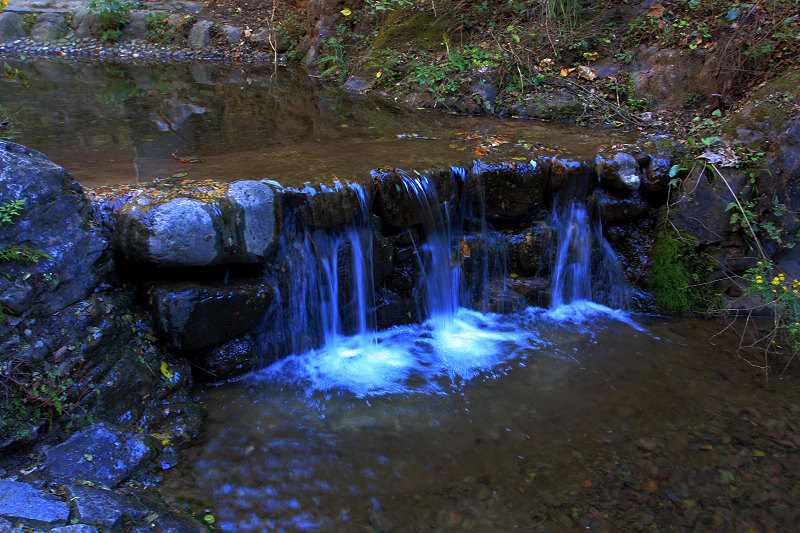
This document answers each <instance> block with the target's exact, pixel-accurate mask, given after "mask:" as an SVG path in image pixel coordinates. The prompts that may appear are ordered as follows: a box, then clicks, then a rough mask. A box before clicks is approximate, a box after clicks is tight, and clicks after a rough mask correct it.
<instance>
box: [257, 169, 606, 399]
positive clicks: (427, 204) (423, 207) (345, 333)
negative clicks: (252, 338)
mask: <svg viewBox="0 0 800 533" xmlns="http://www.w3.org/2000/svg"><path fill="white" fill-rule="evenodd" d="M481 172H482V167H481V166H480V165H476V168H475V169H473V170H472V172H467V171H465V170H463V169H453V170H452V171H451V172H450V173H449V174H447V175H445V174H440V175H439V176H438V179H441V180H447V179H449V180H451V182H450V183H446V182H442V183H440V185H442V184H443V185H444V188H445V189H447V188H448V187H449V190H451V191H455V192H454V193H453V194H452V195H451V196H450V197H449V199H448V200H447V201H444V202H442V201H441V200H440V198H439V195H438V194H437V189H436V187H435V185H434V183H433V181H432V180H431V179H430V178H429V177H428V176H424V175H417V176H416V177H412V176H409V175H408V174H406V173H404V172H402V171H396V176H395V181H393V182H392V184H391V186H392V187H393V189H392V190H393V191H394V187H397V191H399V192H402V193H403V195H404V198H405V199H406V201H407V202H408V205H409V208H410V209H412V210H413V212H414V215H415V220H416V227H417V229H418V230H419V231H417V230H414V231H409V232H408V235H409V236H411V237H410V241H411V246H412V248H413V251H414V258H415V259H414V260H415V261H416V265H415V267H414V270H415V272H416V281H415V284H414V288H413V291H414V293H413V295H412V299H413V300H415V301H417V303H418V304H419V307H420V310H421V316H422V317H423V319H424V321H423V322H422V323H421V324H416V325H409V326H394V327H391V328H389V329H386V330H383V331H376V327H375V324H376V321H375V310H374V302H375V290H374V282H373V279H372V273H373V266H372V256H373V250H372V228H371V225H370V203H371V201H370V199H369V198H367V196H366V194H365V193H364V191H363V189H361V188H360V187H356V186H354V185H350V186H349V187H350V188H351V189H353V190H356V191H357V192H358V194H359V197H360V198H361V206H362V212H361V215H360V216H358V217H356V219H355V220H354V221H353V222H351V223H349V224H347V225H345V226H344V227H343V228H339V229H336V230H331V231H328V232H326V231H323V230H314V231H311V230H309V229H308V228H307V227H304V226H303V224H301V223H300V222H298V221H297V219H294V218H291V217H288V218H287V220H291V221H293V222H292V223H291V224H285V226H284V234H283V236H282V239H281V248H280V250H279V252H278V254H277V255H278V257H280V258H281V261H280V262H279V263H278V264H274V265H271V268H270V269H269V272H270V274H269V276H270V277H271V278H272V282H273V283H274V284H276V286H277V287H278V288H279V292H280V294H281V295H282V296H283V297H282V298H278V299H277V301H278V305H276V306H275V309H273V312H272V313H271V314H270V315H269V316H268V317H267V318H266V322H265V323H266V324H267V325H268V327H266V328H264V331H265V332H266V333H264V334H262V336H261V338H262V346H263V349H264V352H265V353H269V354H279V355H288V354H291V355H289V356H288V357H286V358H284V359H282V360H280V361H278V362H277V363H275V364H273V365H272V366H270V367H269V368H267V369H265V370H264V371H261V372H259V373H258V374H256V376H255V377H254V379H259V378H261V379H270V380H275V379H279V380H280V382H281V383H286V382H293V383H296V384H299V385H300V386H301V387H303V388H304V389H305V390H306V392H307V393H309V394H311V393H313V392H315V391H331V390H347V391H349V392H350V393H354V394H355V395H357V396H369V395H375V394H386V393H397V392H412V391H427V392H431V391H442V390H447V389H449V388H451V387H452V386H454V385H455V386H458V384H461V383H463V382H465V381H466V380H469V379H472V378H474V377H475V376H477V375H480V374H482V373H485V372H495V371H496V369H497V368H499V367H498V363H500V362H501V361H503V360H505V359H506V358H509V357H513V356H515V354H517V355H518V354H519V353H520V350H523V351H524V350H526V349H529V348H530V346H531V345H533V344H535V343H536V342H538V341H537V339H536V337H535V336H533V335H531V334H530V328H525V329H526V330H527V333H521V332H520V331H519V329H520V328H519V324H516V322H515V321H519V320H520V317H513V316H511V315H496V314H492V313H489V312H488V310H489V308H490V300H491V301H493V302H498V301H499V302H502V301H503V295H502V294H500V295H499V297H496V296H497V295H496V294H490V292H492V291H490V286H491V285H492V283H493V282H497V281H499V280H503V279H504V278H505V261H504V257H505V256H506V248H505V241H504V240H503V238H502V237H501V236H500V235H499V234H497V233H496V232H493V231H492V230H491V228H490V226H489V224H488V223H487V221H486V217H485V214H484V202H485V200H484V196H483V191H482V188H481V186H480V184H481V181H480V179H481ZM398 179H399V181H397V180H398ZM469 180H476V181H474V182H469ZM468 185H469V187H468ZM587 188H588V185H587ZM467 189H469V190H470V191H471V192H472V197H471V198H470V200H469V201H468V200H467V199H466V198H465V197H466V195H467V193H466V192H465V191H466V190H467ZM301 192H302V191H301ZM306 193H307V194H308V195H313V194H314V193H315V192H314V190H313V189H310V188H309V190H308V191H306ZM476 193H477V196H476ZM459 198H460V199H459ZM585 198H586V194H573V195H572V196H571V197H570V198H569V199H568V200H566V201H562V200H561V199H560V198H556V200H555V202H554V204H555V205H554V209H553V214H552V219H551V225H552V227H553V230H554V234H555V243H556V244H555V246H556V249H555V253H554V258H555V259H554V265H553V266H552V269H551V271H552V276H553V279H552V285H551V293H552V302H551V309H552V310H553V311H552V312H551V313H550V314H549V315H547V317H549V318H543V315H541V311H543V310H541V309H539V310H535V309H533V308H529V310H528V312H527V313H525V314H524V316H526V317H528V318H532V319H533V320H534V321H541V320H543V319H544V320H557V321H558V320H561V318H559V317H561V316H562V315H563V316H567V317H571V318H575V316H576V315H575V313H578V314H580V315H581V316H582V314H585V312H589V313H596V312H598V311H599V312H607V311H611V310H610V309H608V308H604V307H603V306H599V305H597V304H593V303H591V302H592V301H593V300H594V301H602V302H608V303H615V302H614V298H617V299H620V298H618V297H617V296H616V294H618V293H620V289H619V287H620V286H621V285H620V283H619V282H618V281H617V279H618V278H619V279H621V278H622V276H621V275H619V267H618V266H617V267H616V270H615V269H614V268H615V265H616V259H615V258H614V256H613V252H612V251H611V249H610V247H609V246H608V243H607V242H606V241H605V239H604V238H603V235H602V227H601V225H600V222H599V220H598V217H596V216H591V213H590V209H589V208H588V207H587V203H586V201H585ZM476 207H477V210H476V209H475V208H476ZM475 211H477V212H475ZM501 288H502V287H501ZM493 305H494V304H493ZM469 307H474V308H476V309H479V310H480V312H479V311H473V310H470V309H469ZM600 308H602V309H600ZM573 309H574V310H575V311H573ZM587 310H588V311H587Z"/></svg>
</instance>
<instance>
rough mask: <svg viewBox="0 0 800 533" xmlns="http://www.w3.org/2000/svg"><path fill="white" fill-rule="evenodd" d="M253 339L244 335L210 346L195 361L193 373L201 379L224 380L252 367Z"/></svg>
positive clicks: (254, 356)
mask: <svg viewBox="0 0 800 533" xmlns="http://www.w3.org/2000/svg"><path fill="white" fill-rule="evenodd" d="M254 343H255V340H254V339H253V338H252V337H251V336H249V335H244V336H242V337H240V338H238V339H233V340H230V341H228V342H225V343H223V344H221V345H220V346H217V347H214V348H211V349H209V350H207V351H206V352H205V353H203V354H202V355H201V356H199V357H198V358H197V360H196V361H195V366H196V367H197V368H198V370H197V372H195V375H196V376H197V378H198V379H200V380H202V381H211V382H224V381H227V380H229V379H232V378H235V377H238V376H241V375H244V374H246V373H247V372H249V371H250V370H252V369H253V365H254V364H255V363H256V347H255V344H254Z"/></svg>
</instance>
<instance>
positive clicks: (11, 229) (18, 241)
mask: <svg viewBox="0 0 800 533" xmlns="http://www.w3.org/2000/svg"><path fill="white" fill-rule="evenodd" d="M12 201H22V202H24V203H23V205H22V208H21V209H20V214H19V215H18V216H16V217H15V218H14V219H13V223H11V224H4V225H3V226H2V227H0V246H4V247H5V246H17V247H22V248H25V247H28V248H30V249H34V250H39V251H40V252H42V253H44V254H47V257H42V258H40V259H39V261H38V262H37V263H30V262H22V261H3V262H2V263H0V274H2V275H0V295H2V296H0V301H2V303H3V305H5V306H6V307H7V308H8V310H9V311H10V312H11V313H13V314H17V315H23V314H27V313H34V314H36V315H50V314H52V313H55V312H57V311H59V310H60V309H63V308H64V307H66V306H68V305H70V304H72V303H74V302H77V301H78V300H80V299H81V298H84V297H85V296H86V295H88V294H89V292H90V291H91V290H92V289H93V288H94V287H95V285H96V284H97V282H98V280H99V277H100V274H101V272H102V271H101V270H100V267H102V262H103V260H104V255H103V252H104V251H105V250H106V248H107V243H106V241H105V240H104V239H103V238H102V237H101V236H100V234H99V232H98V231H97V230H94V229H92V228H91V227H90V225H89V216H88V209H87V207H88V205H87V202H86V198H85V196H84V195H83V193H82V189H81V186H80V185H78V184H77V183H76V182H75V181H73V180H72V177H71V176H70V175H69V174H68V173H67V172H66V171H64V169H63V168H61V167H59V166H58V165H56V164H54V163H53V162H51V161H50V160H49V159H47V157H45V156H44V155H43V154H41V153H39V152H36V151H33V150H30V149H28V148H25V147H24V146H21V145H18V144H14V143H10V142H3V141H0V202H2V203H8V202H12Z"/></svg>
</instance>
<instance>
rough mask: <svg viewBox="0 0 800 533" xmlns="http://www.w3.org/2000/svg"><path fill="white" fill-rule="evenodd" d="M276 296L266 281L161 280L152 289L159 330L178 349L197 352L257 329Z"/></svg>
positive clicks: (168, 342) (171, 346) (174, 348)
mask: <svg viewBox="0 0 800 533" xmlns="http://www.w3.org/2000/svg"><path fill="white" fill-rule="evenodd" d="M274 298H275V291H274V289H273V288H272V287H271V286H269V285H266V284H263V283H258V282H252V283H236V284H231V285H222V284H219V285H215V284H199V283H189V282H182V283H161V284H157V285H154V286H153V287H152V289H151V290H150V301H151V302H152V305H153V312H154V315H155V319H156V324H157V325H158V330H159V333H160V334H161V336H162V338H164V340H165V342H166V344H167V346H169V347H170V348H171V349H173V350H177V351H184V352H185V351H192V352H194V351H197V350H201V349H205V348H209V347H212V346H214V345H217V344H221V343H223V342H225V341H228V340H231V339H233V338H235V337H238V336H240V335H243V334H244V333H246V332H248V331H250V330H251V329H253V328H254V327H255V326H256V325H258V324H259V323H260V322H261V319H262V318H263V316H264V313H265V312H266V311H267V308H268V307H269V306H270V305H271V304H272V302H273V300H274Z"/></svg>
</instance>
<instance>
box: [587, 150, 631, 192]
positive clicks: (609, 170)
mask: <svg viewBox="0 0 800 533" xmlns="http://www.w3.org/2000/svg"><path fill="white" fill-rule="evenodd" d="M609 155H610V154H599V155H598V156H597V157H596V158H595V168H596V171H597V175H598V177H599V178H600V184H601V185H603V186H604V187H607V188H609V189H611V190H613V191H616V192H623V193H624V192H629V191H636V190H639V187H640V185H641V182H642V178H641V177H640V175H639V174H640V173H639V165H638V163H637V162H636V158H634V157H633V156H632V155H631V154H627V153H625V152H617V153H615V154H613V155H612V156H610V157H609Z"/></svg>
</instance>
